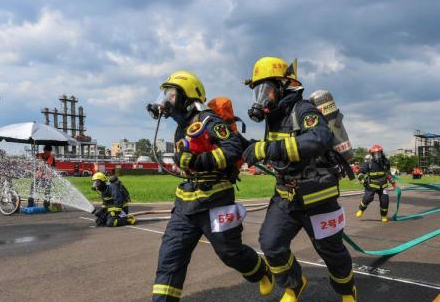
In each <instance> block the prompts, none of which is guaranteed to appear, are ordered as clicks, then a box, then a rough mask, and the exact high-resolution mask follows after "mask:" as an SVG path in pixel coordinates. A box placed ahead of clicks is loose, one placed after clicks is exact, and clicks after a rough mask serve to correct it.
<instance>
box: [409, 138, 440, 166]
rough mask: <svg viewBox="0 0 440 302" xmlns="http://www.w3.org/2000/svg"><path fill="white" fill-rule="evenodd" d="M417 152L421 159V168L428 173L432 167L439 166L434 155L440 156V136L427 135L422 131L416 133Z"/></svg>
mask: <svg viewBox="0 0 440 302" xmlns="http://www.w3.org/2000/svg"><path fill="white" fill-rule="evenodd" d="M414 137H415V151H416V155H417V156H418V158H419V167H420V168H422V169H423V171H424V172H427V170H428V169H429V167H430V166H431V165H434V164H436V165H438V164H440V163H439V162H435V161H436V159H435V158H434V155H438V154H440V135H439V134H434V133H426V132H422V131H420V130H416V131H414Z"/></svg>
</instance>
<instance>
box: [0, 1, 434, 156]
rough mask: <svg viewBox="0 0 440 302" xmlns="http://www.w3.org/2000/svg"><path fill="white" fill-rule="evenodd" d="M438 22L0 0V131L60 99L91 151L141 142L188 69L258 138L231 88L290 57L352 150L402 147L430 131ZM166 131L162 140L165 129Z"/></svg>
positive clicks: (288, 7)
mask: <svg viewBox="0 0 440 302" xmlns="http://www.w3.org/2000/svg"><path fill="white" fill-rule="evenodd" d="M439 13H440V3H439V2H438V1H434V0H432V1H424V2H423V3H414V2H413V1H409V0H403V1H391V0H390V1H368V2H365V1H346V0H336V1H332V2H331V3H330V2H328V1H324V0H312V1H310V0H308V1H305V0H301V1H288V0H281V1H277V3H273V1H269V0H257V1H253V2H249V1H247V2H246V1H237V0H222V1H202V0H193V1H141V0H132V1H116V0H111V1H104V0H99V1H84V0H78V1H75V2H68V3H66V2H61V1H56V0H52V1H49V0H46V1H43V0H35V1H28V2H26V3H25V2H17V1H4V2H2V8H1V9H0V45H2V48H0V96H1V97H2V100H1V101H0V110H1V113H2V115H1V117H0V125H3V124H7V123H12V122H19V121H26V120H40V121H42V116H41V115H40V113H39V110H40V109H41V108H42V107H55V106H58V101H57V98H58V96H59V95H61V94H63V93H66V94H68V95H72V94H74V95H75V96H77V97H78V98H79V100H80V103H81V104H82V105H83V106H84V107H85V110H86V113H87V120H86V122H87V126H88V131H89V134H91V135H92V136H94V137H96V138H98V139H99V140H100V142H102V143H104V144H107V145H108V144H109V143H110V142H111V141H114V140H118V139H120V138H122V137H129V136H130V138H132V139H138V138H141V137H149V138H151V137H152V135H153V128H154V121H152V120H150V119H149V118H148V117H147V115H146V112H145V110H144V107H145V105H146V103H147V101H151V100H154V99H155V98H156V96H157V94H158V87H159V85H160V84H161V83H162V81H163V80H164V79H165V78H166V77H167V76H168V75H169V74H170V73H171V72H173V71H174V70H178V69H187V70H191V71H193V72H194V73H196V74H197V75H198V76H199V77H200V78H201V80H202V81H203V83H204V85H205V88H206V91H207V95H208V98H211V97H214V96H216V95H227V96H229V97H231V98H232V99H233V100H234V103H235V107H236V112H237V114H238V115H240V116H241V117H242V118H243V119H244V120H245V122H246V123H247V125H248V129H249V134H248V136H249V137H260V136H261V135H262V133H263V128H262V127H261V125H257V124H255V123H254V122H252V121H250V120H249V119H248V117H247V113H246V112H247V108H248V107H249V106H250V103H251V101H250V99H251V95H252V94H251V91H250V90H249V88H247V87H245V86H243V85H242V84H241V81H242V80H243V79H245V78H248V77H249V76H250V74H251V70H252V66H253V63H254V62H255V61H256V60H257V59H259V58H260V57H262V56H267V55H271V56H281V57H283V58H285V59H286V60H287V61H290V60H292V59H293V58H295V57H297V58H298V59H299V76H300V79H301V80H302V82H303V84H304V86H305V88H306V92H305V95H309V94H310V93H311V92H313V91H314V90H317V89H327V90H330V91H331V92H332V94H333V95H334V97H335V99H336V101H337V103H338V106H339V107H340V108H341V110H342V111H343V113H344V114H345V116H346V118H345V122H346V128H347V129H348V131H349V133H350V135H351V136H352V140H353V143H354V145H363V146H368V145H370V144H372V143H373V142H374V143H375V142H381V143H382V144H383V145H384V146H385V148H388V149H394V148H398V147H411V146H412V145H411V137H412V131H413V130H414V129H416V128H420V129H422V130H426V131H430V132H439V131H440V129H438V125H437V122H436V121H437V119H438V118H437V117H438V113H439V112H437V111H438V110H437V109H436V108H438V107H439V100H440V89H439V88H438V83H439V81H440V68H439V67H440V39H439V37H438V34H437V27H438V26H437V23H438V21H437V20H438V17H437V16H438V15H439ZM130 123H131V124H130ZM163 126H164V127H163V129H162V131H161V135H162V136H164V137H166V138H168V139H171V138H172V135H173V123H172V122H171V121H167V122H166V123H164V124H163Z"/></svg>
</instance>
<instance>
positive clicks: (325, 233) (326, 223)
mask: <svg viewBox="0 0 440 302" xmlns="http://www.w3.org/2000/svg"><path fill="white" fill-rule="evenodd" d="M310 221H311V222H312V227H313V233H314V234H315V239H318V240H319V239H323V238H326V237H330V236H332V235H334V234H336V233H338V232H339V231H340V230H342V229H344V227H345V213H344V208H343V207H341V208H340V209H339V210H337V211H334V212H330V213H324V214H318V215H313V216H310Z"/></svg>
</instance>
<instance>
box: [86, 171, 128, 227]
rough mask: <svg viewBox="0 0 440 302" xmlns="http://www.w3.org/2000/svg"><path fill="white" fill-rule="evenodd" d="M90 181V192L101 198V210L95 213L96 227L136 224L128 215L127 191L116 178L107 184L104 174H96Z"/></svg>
mask: <svg viewBox="0 0 440 302" xmlns="http://www.w3.org/2000/svg"><path fill="white" fill-rule="evenodd" d="M92 181H93V185H92V190H95V191H97V192H99V193H100V194H101V197H102V208H101V209H100V210H98V211H96V212H95V216H96V220H95V221H96V225H97V226H108V227H118V226H124V225H127V224H131V225H133V224H135V223H136V219H135V218H134V216H131V215H128V205H127V203H128V201H129V200H130V197H129V194H128V191H127V189H126V188H125V187H124V186H123V185H122V184H121V183H120V181H119V180H118V179H117V178H116V177H112V178H111V179H110V182H108V180H107V177H106V176H105V174H104V173H102V172H96V173H95V174H93V176H92Z"/></svg>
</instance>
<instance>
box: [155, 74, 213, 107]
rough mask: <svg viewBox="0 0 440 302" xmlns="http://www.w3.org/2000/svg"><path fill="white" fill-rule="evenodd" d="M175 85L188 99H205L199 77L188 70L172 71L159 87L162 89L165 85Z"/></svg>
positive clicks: (202, 100)
mask: <svg viewBox="0 0 440 302" xmlns="http://www.w3.org/2000/svg"><path fill="white" fill-rule="evenodd" d="M170 86H171V87H177V88H180V89H182V90H183V91H184V92H185V95H186V97H187V98H188V99H191V100H196V101H199V102H202V103H203V102H205V101H206V94H205V88H204V87H203V84H202V82H200V80H199V78H198V77H197V76H195V75H194V74H192V73H191V72H189V71H185V70H179V71H176V72H174V73H173V74H172V75H170V76H169V77H168V79H167V80H166V81H165V82H164V83H163V84H162V85H160V89H162V90H164V89H165V88H166V87H170Z"/></svg>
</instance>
